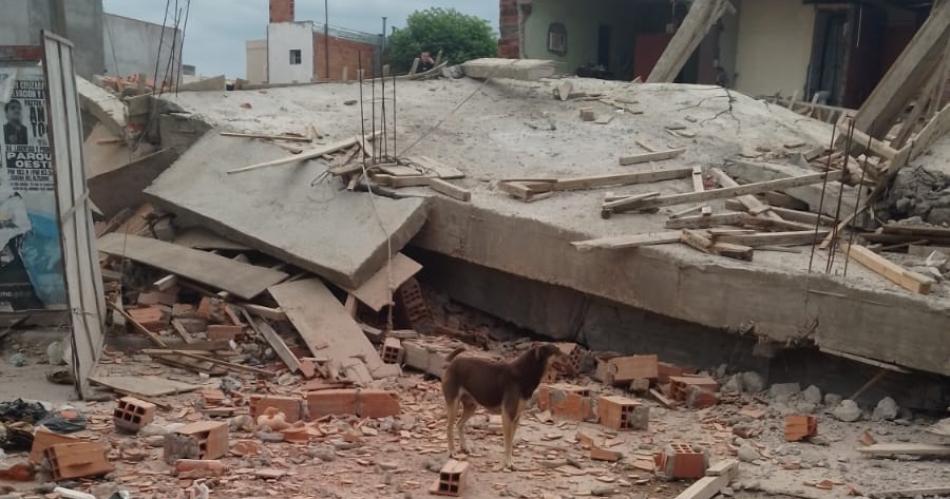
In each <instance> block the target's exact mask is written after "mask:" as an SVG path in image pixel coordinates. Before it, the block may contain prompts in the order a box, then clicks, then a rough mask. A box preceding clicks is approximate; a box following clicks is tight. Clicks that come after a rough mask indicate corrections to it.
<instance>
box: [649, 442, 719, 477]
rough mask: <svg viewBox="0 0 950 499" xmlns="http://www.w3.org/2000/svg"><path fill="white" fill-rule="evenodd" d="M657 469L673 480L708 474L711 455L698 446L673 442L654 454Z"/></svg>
mask: <svg viewBox="0 0 950 499" xmlns="http://www.w3.org/2000/svg"><path fill="white" fill-rule="evenodd" d="M654 461H655V464H656V469H657V470H658V471H659V472H660V473H661V474H663V475H664V476H666V477H667V478H669V479H671V480H689V479H696V478H701V477H703V476H705V475H706V468H708V467H709V457H708V455H707V454H706V452H705V451H704V450H703V449H702V448H700V447H697V446H693V445H690V444H685V443H672V444H668V445H666V446H665V447H664V448H663V450H662V451H661V452H659V453H657V454H656V455H654Z"/></svg>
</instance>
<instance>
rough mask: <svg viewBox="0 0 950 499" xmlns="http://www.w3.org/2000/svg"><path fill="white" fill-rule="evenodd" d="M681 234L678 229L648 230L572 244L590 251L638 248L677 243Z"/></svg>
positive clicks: (580, 249) (582, 249) (579, 249)
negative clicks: (665, 230)
mask: <svg viewBox="0 0 950 499" xmlns="http://www.w3.org/2000/svg"><path fill="white" fill-rule="evenodd" d="M680 234H681V232H680V231H678V230H674V231H667V232H647V233H644V234H633V235H630V236H612V237H601V238H597V239H588V240H585V241H574V242H572V243H571V244H572V245H573V246H574V247H575V248H577V249H578V251H589V250H592V249H594V248H601V249H624V248H637V247H640V246H655V245H657V244H670V243H676V242H679V240H680Z"/></svg>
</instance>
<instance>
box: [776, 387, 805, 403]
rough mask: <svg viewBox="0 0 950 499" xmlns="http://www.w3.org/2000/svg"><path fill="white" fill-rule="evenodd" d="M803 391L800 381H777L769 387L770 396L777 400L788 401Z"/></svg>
mask: <svg viewBox="0 0 950 499" xmlns="http://www.w3.org/2000/svg"><path fill="white" fill-rule="evenodd" d="M801 391H802V387H801V385H799V384H798V383H776V384H774V385H772V386H770V387H769V397H772V398H773V399H775V400H776V401H777V402H787V401H788V400H789V399H790V398H792V397H794V396H796V395H798V394H799V393H801Z"/></svg>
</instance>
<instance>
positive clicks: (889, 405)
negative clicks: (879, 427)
mask: <svg viewBox="0 0 950 499" xmlns="http://www.w3.org/2000/svg"><path fill="white" fill-rule="evenodd" d="M899 414H900V407H899V406H898V405H897V402H895V401H894V399H892V398H890V397H884V398H882V399H881V401H880V402H878V403H877V405H876V406H875V407H874V412H872V413H871V421H892V420H894V419H897V416H898V415H899Z"/></svg>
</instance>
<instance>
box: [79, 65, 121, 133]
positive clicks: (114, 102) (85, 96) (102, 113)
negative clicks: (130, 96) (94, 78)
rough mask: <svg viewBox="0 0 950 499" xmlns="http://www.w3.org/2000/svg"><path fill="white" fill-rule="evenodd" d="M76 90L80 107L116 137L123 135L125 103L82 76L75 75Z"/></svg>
mask: <svg viewBox="0 0 950 499" xmlns="http://www.w3.org/2000/svg"><path fill="white" fill-rule="evenodd" d="M76 90H77V91H78V92H79V103H80V105H81V106H82V109H83V110H84V111H86V112H88V113H89V114H91V115H92V116H94V117H95V118H96V119H97V120H99V123H102V124H103V125H104V126H105V127H106V128H108V129H109V131H111V132H112V133H114V134H115V135H116V136H118V137H125V128H126V125H127V124H128V122H127V117H126V109H125V103H124V102H122V100H121V99H119V97H118V96H115V95H113V94H111V93H109V92H108V91H107V90H106V89H104V88H102V87H100V86H98V85H96V84H94V83H92V82H90V81H89V80H86V79H85V78H82V77H80V76H77V77H76Z"/></svg>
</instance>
